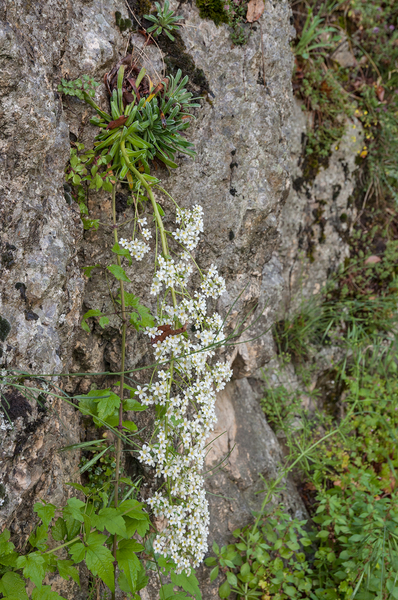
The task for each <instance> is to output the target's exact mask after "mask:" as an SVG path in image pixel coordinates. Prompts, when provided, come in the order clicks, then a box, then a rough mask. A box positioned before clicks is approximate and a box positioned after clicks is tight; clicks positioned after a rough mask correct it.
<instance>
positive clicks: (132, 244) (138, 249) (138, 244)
mask: <svg viewBox="0 0 398 600" xmlns="http://www.w3.org/2000/svg"><path fill="white" fill-rule="evenodd" d="M146 222H147V220H146V217H143V218H142V219H138V223H139V224H140V225H146ZM141 235H142V237H143V238H144V239H145V240H146V241H148V240H150V239H151V237H152V234H151V232H150V230H149V229H146V228H145V227H141ZM119 243H120V245H121V246H122V248H126V249H127V250H128V251H129V252H130V254H131V256H133V257H134V258H135V259H136V260H138V261H140V260H142V259H143V258H144V256H145V254H147V253H148V252H149V250H150V247H149V245H148V244H147V243H146V242H144V241H142V240H141V241H140V240H136V239H133V240H126V239H125V238H121V239H120V241H119Z"/></svg>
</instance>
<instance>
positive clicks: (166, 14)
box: [144, 0, 184, 42]
mask: <svg viewBox="0 0 398 600" xmlns="http://www.w3.org/2000/svg"><path fill="white" fill-rule="evenodd" d="M155 6H156V9H157V14H156V16H155V15H144V19H147V20H148V21H152V23H154V25H151V27H149V29H147V32H148V33H152V32H153V35H154V36H155V37H157V36H158V35H160V34H161V33H165V34H166V35H167V37H168V38H169V39H170V40H171V41H172V42H174V36H173V35H172V33H171V32H172V31H174V30H178V29H179V24H178V23H177V21H179V19H183V18H184V17H181V16H175V15H174V11H173V10H170V5H169V0H165V2H164V6H163V8H162V7H161V6H160V4H159V2H155Z"/></svg>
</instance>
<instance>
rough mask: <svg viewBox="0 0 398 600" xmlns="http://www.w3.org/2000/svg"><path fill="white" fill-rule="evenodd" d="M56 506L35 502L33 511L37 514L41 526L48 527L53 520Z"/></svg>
mask: <svg viewBox="0 0 398 600" xmlns="http://www.w3.org/2000/svg"><path fill="white" fill-rule="evenodd" d="M55 509H56V506H54V504H42V503H41V502H36V503H35V505H34V507H33V510H34V512H35V513H37V514H38V516H39V517H40V519H41V520H42V521H43V525H45V526H46V527H48V525H49V524H50V521H51V520H52V519H53V518H54V515H55Z"/></svg>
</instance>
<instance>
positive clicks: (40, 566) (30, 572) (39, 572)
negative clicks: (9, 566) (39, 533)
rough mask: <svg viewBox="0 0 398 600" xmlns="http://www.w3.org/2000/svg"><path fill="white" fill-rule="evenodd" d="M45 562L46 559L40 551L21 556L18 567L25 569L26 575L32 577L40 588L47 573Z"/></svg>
mask: <svg viewBox="0 0 398 600" xmlns="http://www.w3.org/2000/svg"><path fill="white" fill-rule="evenodd" d="M44 564H45V560H44V558H43V557H42V556H41V555H40V554H39V553H38V552H32V553H31V554H26V555H25V556H19V557H18V560H17V568H18V569H23V574H24V577H26V578H29V579H31V580H32V581H33V583H34V584H35V585H36V586H37V587H38V588H39V587H41V582H42V581H43V579H44V575H45V573H46V571H45V568H44Z"/></svg>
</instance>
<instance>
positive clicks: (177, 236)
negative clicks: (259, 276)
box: [120, 143, 231, 572]
mask: <svg viewBox="0 0 398 600" xmlns="http://www.w3.org/2000/svg"><path fill="white" fill-rule="evenodd" d="M121 152H122V154H123V157H124V159H125V161H126V164H127V166H128V168H129V169H130V171H131V173H132V174H133V176H134V177H135V178H136V179H138V180H139V181H140V183H141V184H142V185H143V187H144V188H145V189H146V191H147V192H148V196H149V198H150V200H151V204H152V207H153V212H154V217H155V220H156V224H157V227H158V228H159V231H160V236H161V240H162V250H163V253H162V254H163V255H162V256H159V257H158V258H157V269H156V272H155V276H154V278H153V282H152V287H151V294H152V295H158V294H159V293H160V292H162V293H163V298H162V300H161V302H160V303H159V305H160V309H159V313H158V315H157V318H156V325H155V327H148V328H147V330H146V333H147V335H148V336H149V337H150V338H151V339H152V344H153V345H154V351H155V357H156V359H157V360H158V361H159V362H162V364H163V365H165V364H166V367H164V368H163V369H162V370H158V371H157V372H156V379H155V377H153V379H152V380H151V383H150V384H148V385H145V386H143V387H141V386H138V389H137V391H136V394H137V395H138V396H139V398H140V400H141V402H142V403H143V404H145V405H151V404H155V405H156V407H157V420H156V423H155V430H154V431H155V434H154V435H153V436H152V439H151V440H150V441H149V442H148V443H147V444H145V445H144V446H143V448H142V450H141V451H140V452H139V457H138V458H139V460H140V462H142V463H143V464H146V465H148V466H151V467H155V468H156V477H157V478H159V479H160V480H161V481H162V480H163V483H161V485H160V487H159V489H158V491H157V492H156V493H155V494H154V496H153V497H152V498H150V499H149V500H148V504H149V505H150V506H151V507H152V510H153V512H154V514H155V516H156V517H162V518H164V519H166V520H167V526H166V528H165V529H164V530H163V531H162V532H161V533H160V534H159V535H158V537H157V538H156V540H155V541H154V550H155V552H156V553H159V554H162V555H164V556H166V557H170V558H171V559H172V560H173V561H174V562H175V564H176V571H177V572H182V571H183V570H186V571H187V572H189V571H190V569H191V567H196V566H198V565H199V564H200V563H201V562H202V560H203V556H204V554H205V552H206V550H207V534H208V524H209V512H208V503H207V500H206V494H205V489H204V478H203V476H202V474H201V471H202V468H203V464H204V459H205V454H206V440H207V438H208V436H209V433H210V432H211V431H212V429H213V428H214V424H215V422H216V415H215V399H216V392H217V391H219V390H221V389H223V387H224V386H225V383H226V381H228V379H229V378H230V377H231V370H230V368H229V367H228V366H227V365H225V364H222V363H215V364H214V362H213V361H212V360H211V359H212V358H213V356H214V351H213V350H212V346H213V345H214V344H217V343H219V342H220V341H221V340H222V339H223V333H222V326H223V322H222V319H221V316H220V315H219V314H218V313H213V314H212V315H211V316H208V314H207V313H208V310H207V298H209V297H212V298H214V299H216V298H218V297H219V296H220V295H221V294H222V293H223V292H224V291H225V282H224V280H223V279H222V278H221V277H220V276H219V275H218V273H217V269H216V267H215V266H214V265H212V266H211V268H210V270H209V272H208V273H207V275H202V274H201V276H202V282H201V285H200V290H197V291H195V292H194V294H193V295H192V294H191V293H190V292H189V290H188V280H189V277H190V275H191V274H192V272H193V267H192V264H191V263H192V262H193V260H192V259H191V256H190V254H189V252H188V251H192V250H194V249H195V248H196V246H197V244H198V242H199V235H200V233H201V232H203V209H202V208H201V207H200V206H199V205H197V206H195V207H194V209H193V210H183V209H179V208H178V207H177V213H176V221H177V224H179V225H180V227H179V228H177V229H176V230H175V231H174V232H173V233H168V232H166V231H165V230H164V226H163V223H162V219H161V216H160V213H159V210H158V206H157V203H156V200H155V197H154V194H153V191H152V189H151V185H150V183H149V182H148V181H146V180H145V177H144V176H143V175H141V173H139V171H138V170H137V169H136V168H135V167H134V166H133V165H132V164H131V162H130V161H129V158H128V156H127V153H126V151H125V148H124V145H123V143H122V144H121ZM140 221H141V222H144V219H141V220H140ZM145 222H146V220H145ZM142 235H144V236H145V239H146V240H147V239H149V237H150V234H149V232H148V231H147V230H144V231H143V232H142ZM167 235H169V236H170V237H171V238H172V239H173V240H174V242H178V247H180V246H182V248H183V251H182V253H180V256H179V260H178V261H177V260H174V259H173V258H172V257H171V255H170V250H169V245H168V240H167ZM120 244H121V245H122V246H123V247H124V248H127V249H128V250H129V251H130V254H131V256H133V257H134V258H136V259H137V260H141V259H142V255H143V253H146V252H148V251H149V246H147V247H146V248H144V247H143V246H142V244H144V242H140V241H137V240H135V239H132V240H131V241H129V240H126V239H121V240H120ZM144 245H145V244H144ZM174 253H175V254H177V252H176V251H175V252H174ZM169 293H170V295H171V298H172V305H169V304H167V297H168V295H169ZM177 295H178V297H179V302H177ZM178 323H179V324H180V325H181V324H185V325H184V326H183V327H180V328H179V329H177V330H174V329H173V326H174V325H175V324H178ZM188 323H191V325H193V331H194V332H195V337H196V338H197V342H196V343H194V342H191V341H190V338H189V336H188V334H187V332H186V329H187V325H188ZM167 365H168V366H167Z"/></svg>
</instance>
